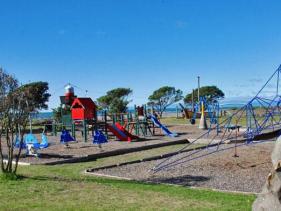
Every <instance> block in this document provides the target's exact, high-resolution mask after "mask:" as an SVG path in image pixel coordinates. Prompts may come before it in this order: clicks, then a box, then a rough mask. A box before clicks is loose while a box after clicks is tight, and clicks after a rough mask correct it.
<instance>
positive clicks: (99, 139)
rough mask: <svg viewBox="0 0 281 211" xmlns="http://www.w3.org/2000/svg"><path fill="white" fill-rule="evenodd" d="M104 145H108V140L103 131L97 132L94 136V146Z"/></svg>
mask: <svg viewBox="0 0 281 211" xmlns="http://www.w3.org/2000/svg"><path fill="white" fill-rule="evenodd" d="M104 143H107V139H106V137H105V135H104V134H103V133H102V132H101V131H99V130H95V132H94V135H93V144H104Z"/></svg>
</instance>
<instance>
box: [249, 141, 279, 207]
mask: <svg viewBox="0 0 281 211" xmlns="http://www.w3.org/2000/svg"><path fill="white" fill-rule="evenodd" d="M271 160H272V165H273V169H272V171H271V173H270V174H269V175H268V177H267V180H266V183H265V185H264V187H263V190H262V192H261V194H259V196H258V198H257V199H256V200H255V202H254V204H253V207H252V209H253V211H280V210H281V136H280V137H279V138H278V139H277V141H276V144H275V147H274V150H273V152H272V154H271Z"/></svg>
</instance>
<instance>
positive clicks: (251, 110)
mask: <svg viewBox="0 0 281 211" xmlns="http://www.w3.org/2000/svg"><path fill="white" fill-rule="evenodd" d="M280 72H281V65H280V66H279V68H278V69H277V70H276V71H275V72H274V73H273V74H272V75H271V76H270V78H269V79H268V80H267V82H266V83H265V84H264V85H263V86H262V88H261V89H260V90H259V91H258V93H257V94H256V95H255V96H254V97H253V98H252V99H251V100H249V101H248V103H247V104H246V105H244V106H243V107H241V108H240V109H238V110H237V111H236V112H235V113H234V114H232V115H231V116H229V117H228V118H226V119H225V120H223V121H221V122H220V123H218V124H217V125H216V126H215V125H213V126H212V127H210V128H209V130H208V131H207V132H205V133H203V134H202V135H200V136H199V137H198V138H196V139H195V140H194V141H192V142H190V143H189V144H187V145H186V146H185V147H183V148H182V149H180V150H178V151H177V152H176V154H177V155H179V154H181V153H182V152H184V151H185V153H186V154H183V155H182V156H178V157H177V158H174V159H171V158H172V157H173V156H170V157H168V158H167V159H164V160H163V161H161V162H160V163H159V164H157V165H156V166H155V167H154V168H153V169H152V170H153V171H154V172H158V171H161V170H165V169H169V168H171V167H174V166H178V165H180V164H183V163H187V162H190V161H192V160H195V159H199V158H202V157H205V156H208V155H211V154H214V153H217V152H220V151H225V150H230V149H235V150H236V148H237V147H239V146H244V145H248V144H256V143H262V142H264V140H266V139H270V138H273V137H276V136H279V135H280V133H281V108H280V105H281V95H280V94H279V88H280V87H279V81H280V80H279V77H280ZM272 87H275V88H272ZM245 122H246V123H245ZM230 126H231V127H232V128H234V130H233V129H231V130H229V127H230ZM241 126H243V130H241V129H242V128H241V129H240V131H239V132H238V129H239V128H240V127H241ZM217 129H219V130H220V131H221V133H210V132H211V131H216V130H217ZM233 131H235V133H233ZM209 134H212V136H213V137H212V138H211V139H209V141H208V143H207V144H206V146H205V147H202V148H201V149H198V150H194V151H188V152H186V151H187V149H189V148H190V147H191V146H193V144H196V143H198V142H199V140H200V139H202V138H203V137H205V136H207V135H209ZM214 140H216V143H215V141H214ZM228 142H232V143H235V144H234V146H233V145H230V146H224V147H221V145H222V144H224V143H228Z"/></svg>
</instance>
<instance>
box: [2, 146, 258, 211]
mask: <svg viewBox="0 0 281 211" xmlns="http://www.w3.org/2000/svg"><path fill="white" fill-rule="evenodd" d="M178 147H181V146H177V147H175V146H171V148H169V147H166V148H163V149H161V150H160V149H154V150H148V151H146V152H145V153H143V152H138V153H131V154H126V155H120V156H115V157H109V158H104V159H99V160H97V161H93V162H87V163H77V164H65V165H57V166H21V167H20V168H19V171H18V173H19V174H20V175H22V176H23V178H22V179H19V180H17V181H5V180H0V195H1V198H0V210H251V204H252V202H253V200H254V199H255V196H254V195H243V194H230V193H222V192H214V191H208V190H197V189H190V188H186V187H177V186H170V185H154V184H145V183H140V182H132V181H121V180H112V179H105V178H98V177H93V176H86V175H83V174H82V172H83V171H84V170H85V169H86V168H90V167H97V166H102V165H109V164H114V163H116V162H117V161H118V162H123V161H129V160H134V159H139V158H142V157H146V156H148V154H149V155H150V156H151V155H152V154H153V153H156V154H159V153H164V152H168V151H169V150H174V149H176V148H178Z"/></svg>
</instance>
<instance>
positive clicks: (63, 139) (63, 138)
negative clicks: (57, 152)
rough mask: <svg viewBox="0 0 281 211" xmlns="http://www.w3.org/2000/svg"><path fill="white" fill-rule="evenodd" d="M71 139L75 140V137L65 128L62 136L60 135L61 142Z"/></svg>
mask: <svg viewBox="0 0 281 211" xmlns="http://www.w3.org/2000/svg"><path fill="white" fill-rule="evenodd" d="M70 141H75V140H74V138H73V137H72V136H71V135H70V133H69V132H68V130H63V131H62V132H61V136H60V142H61V143H67V142H70Z"/></svg>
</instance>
